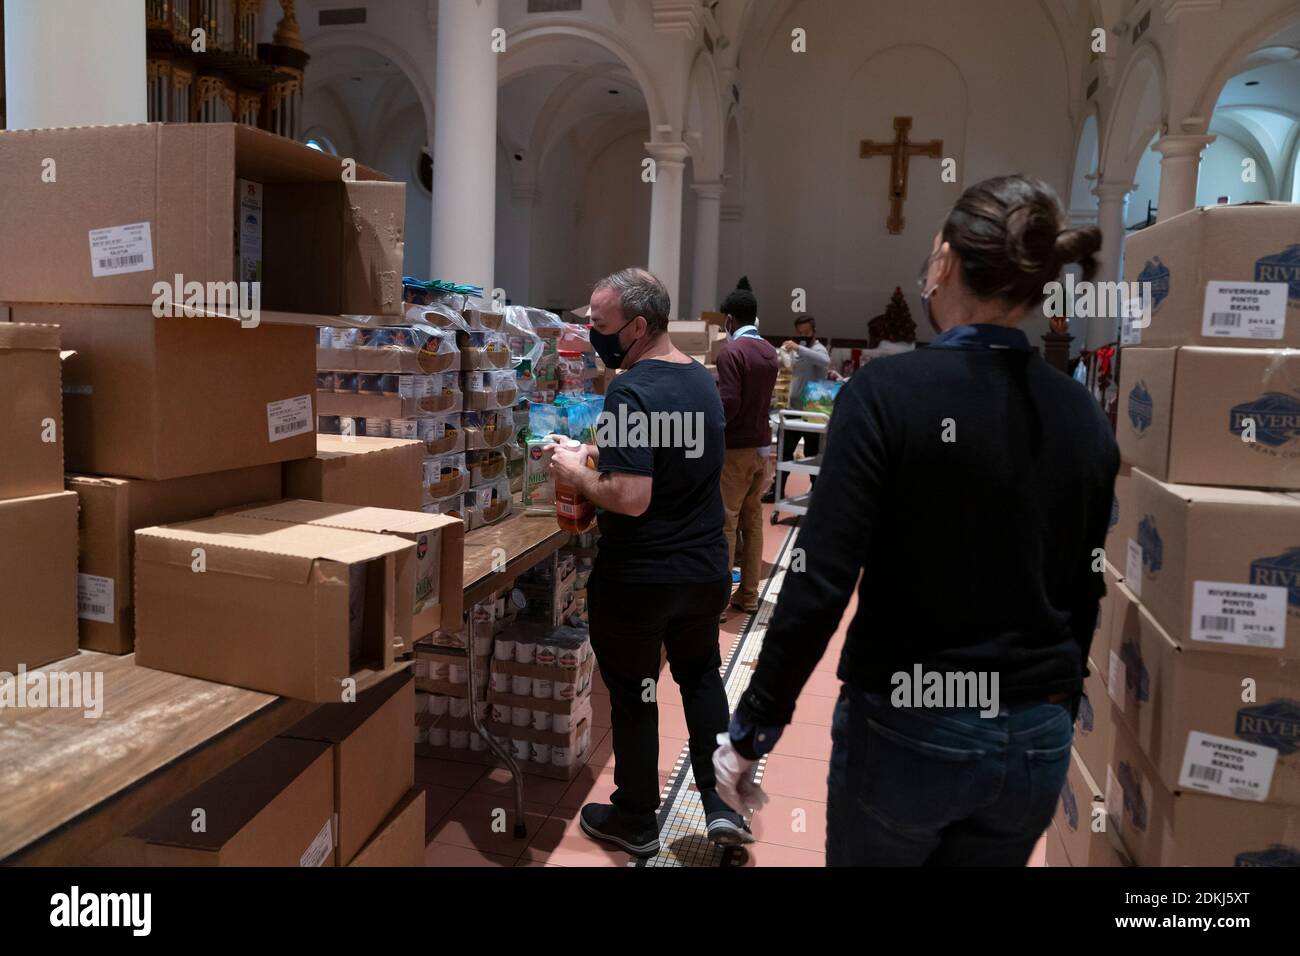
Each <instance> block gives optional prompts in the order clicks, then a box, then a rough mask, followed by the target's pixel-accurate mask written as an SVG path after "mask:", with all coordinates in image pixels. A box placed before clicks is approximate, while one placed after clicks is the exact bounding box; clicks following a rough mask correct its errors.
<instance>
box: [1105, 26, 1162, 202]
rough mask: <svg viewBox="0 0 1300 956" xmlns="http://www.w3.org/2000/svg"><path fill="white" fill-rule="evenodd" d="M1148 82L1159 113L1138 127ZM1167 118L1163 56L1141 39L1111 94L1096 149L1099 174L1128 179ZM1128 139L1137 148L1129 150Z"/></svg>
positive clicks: (1110, 177)
mask: <svg viewBox="0 0 1300 956" xmlns="http://www.w3.org/2000/svg"><path fill="white" fill-rule="evenodd" d="M1152 82H1154V83H1155V84H1156V88H1157V91H1158V93H1159V98H1160V108H1159V116H1158V117H1157V118H1156V119H1155V120H1154V121H1148V122H1147V123H1146V124H1145V125H1144V126H1142V127H1139V126H1138V120H1139V117H1138V115H1137V114H1138V110H1139V108H1140V107H1141V105H1142V102H1143V100H1144V99H1145V98H1146V94H1147V92H1148V90H1149V89H1150V85H1151V83H1152ZM1168 119H1169V81H1168V77H1167V75H1166V73H1165V65H1164V58H1163V57H1162V56H1161V54H1160V49H1159V47H1157V46H1156V45H1155V44H1154V43H1152V42H1151V41H1150V40H1147V39H1143V40H1142V41H1141V42H1139V43H1138V45H1137V47H1136V49H1135V50H1134V53H1133V55H1132V56H1131V57H1130V58H1129V61H1128V63H1126V64H1125V66H1124V73H1123V75H1122V76H1121V77H1120V81H1119V85H1118V87H1117V91H1116V94H1115V98H1114V99H1113V100H1112V101H1111V106H1110V116H1109V118H1108V120H1107V123H1106V125H1105V127H1104V129H1103V131H1102V134H1101V141H1100V143H1099V146H1098V149H1099V150H1100V155H1101V174H1102V178H1103V179H1109V180H1111V181H1113V182H1130V181H1132V178H1133V174H1134V172H1135V171H1136V170H1137V164H1138V160H1139V159H1141V157H1142V154H1143V153H1144V152H1145V151H1146V148H1147V143H1149V142H1150V140H1151V137H1152V136H1153V135H1155V134H1156V133H1159V132H1162V131H1163V130H1164V129H1165V125H1166V124H1167V123H1168ZM1132 142H1139V143H1140V144H1141V145H1140V148H1134V149H1132V150H1130V149H1129V144H1130V143H1132Z"/></svg>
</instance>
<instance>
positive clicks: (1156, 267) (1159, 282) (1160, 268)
mask: <svg viewBox="0 0 1300 956" xmlns="http://www.w3.org/2000/svg"><path fill="white" fill-rule="evenodd" d="M1137 280H1138V282H1149V283H1150V284H1151V311H1152V313H1154V312H1155V311H1156V310H1157V309H1159V308H1160V303H1161V302H1163V301H1165V298H1166V297H1167V296H1168V295H1169V267H1168V266H1167V265H1165V264H1164V263H1163V262H1161V261H1160V257H1159V256H1152V257H1151V258H1150V259H1148V260H1147V262H1146V264H1145V265H1144V266H1143V267H1142V271H1141V272H1139V273H1138V277H1137Z"/></svg>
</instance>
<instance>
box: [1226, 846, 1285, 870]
mask: <svg viewBox="0 0 1300 956" xmlns="http://www.w3.org/2000/svg"><path fill="white" fill-rule="evenodd" d="M1232 865H1233V866H1300V850H1297V849H1296V848H1295V847H1293V846H1287V845H1286V844H1284V843H1274V844H1273V845H1272V846H1270V847H1269V848H1268V849H1266V850H1254V851H1251V852H1247V853H1238V854H1237V858H1236V859H1235V860H1234V861H1233V863H1232Z"/></svg>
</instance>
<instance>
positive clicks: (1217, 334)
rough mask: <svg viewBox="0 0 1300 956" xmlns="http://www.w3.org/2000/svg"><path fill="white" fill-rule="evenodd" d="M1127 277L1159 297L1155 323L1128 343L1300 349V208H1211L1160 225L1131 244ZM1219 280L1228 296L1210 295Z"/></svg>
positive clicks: (1268, 205)
mask: <svg viewBox="0 0 1300 956" xmlns="http://www.w3.org/2000/svg"><path fill="white" fill-rule="evenodd" d="M1124 279H1125V281H1127V282H1150V283H1151V286H1152V293H1153V295H1152V304H1153V309H1152V313H1151V324H1150V326H1149V327H1148V328H1145V329H1141V330H1137V329H1134V330H1133V336H1134V338H1136V339H1137V340H1138V341H1133V340H1132V339H1130V340H1129V341H1128V342H1126V343H1125V344H1134V345H1137V344H1140V345H1144V346H1171V345H1225V346H1232V347H1236V348H1243V347H1251V348H1282V347H1291V348H1295V347H1297V346H1300V206H1296V205H1294V204H1290V203H1246V204H1242V205H1237V206H1206V207H1204V208H1201V209H1192V210H1190V211H1188V212H1185V213H1182V214H1180V215H1177V216H1173V217H1172V218H1170V219H1167V220H1163V221H1161V222H1158V223H1156V224H1155V225H1154V226H1151V227H1150V228H1149V229H1143V230H1141V231H1140V232H1135V233H1133V234H1132V235H1130V236H1128V238H1127V239H1125V242H1124ZM1211 283H1219V284H1222V286H1223V288H1224V291H1223V293H1222V294H1221V295H1219V296H1215V295H1212V294H1210V295H1207V292H1210V291H1212V287H1211V285H1210V284H1211ZM1257 283H1269V284H1271V285H1266V286H1264V287H1262V288H1261V287H1258V286H1257V285H1256V284H1257ZM1227 290H1234V291H1235V293H1236V298H1235V299H1233V298H1232V294H1231V293H1229V292H1228V291H1227ZM1230 306H1235V308H1230ZM1270 318H1271V319H1272V320H1273V321H1267V320H1268V319H1270ZM1124 361H1125V362H1126V363H1127V361H1128V356H1127V355H1125V356H1124ZM1125 374H1127V369H1125Z"/></svg>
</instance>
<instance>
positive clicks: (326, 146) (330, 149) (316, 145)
mask: <svg viewBox="0 0 1300 956" xmlns="http://www.w3.org/2000/svg"><path fill="white" fill-rule="evenodd" d="M303 144H304V145H305V146H306V147H307V148H308V149H314V150H316V151H317V152H321V153H329V154H330V155H331V156H337V155H338V150H336V149H335V148H334V144H333V143H331V142H330V141H329V140H328V139H327V138H326V137H325V136H323V135H322V134H320V133H313V134H312V135H311V136H308V137H307V139H305V140H304V141H303Z"/></svg>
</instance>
